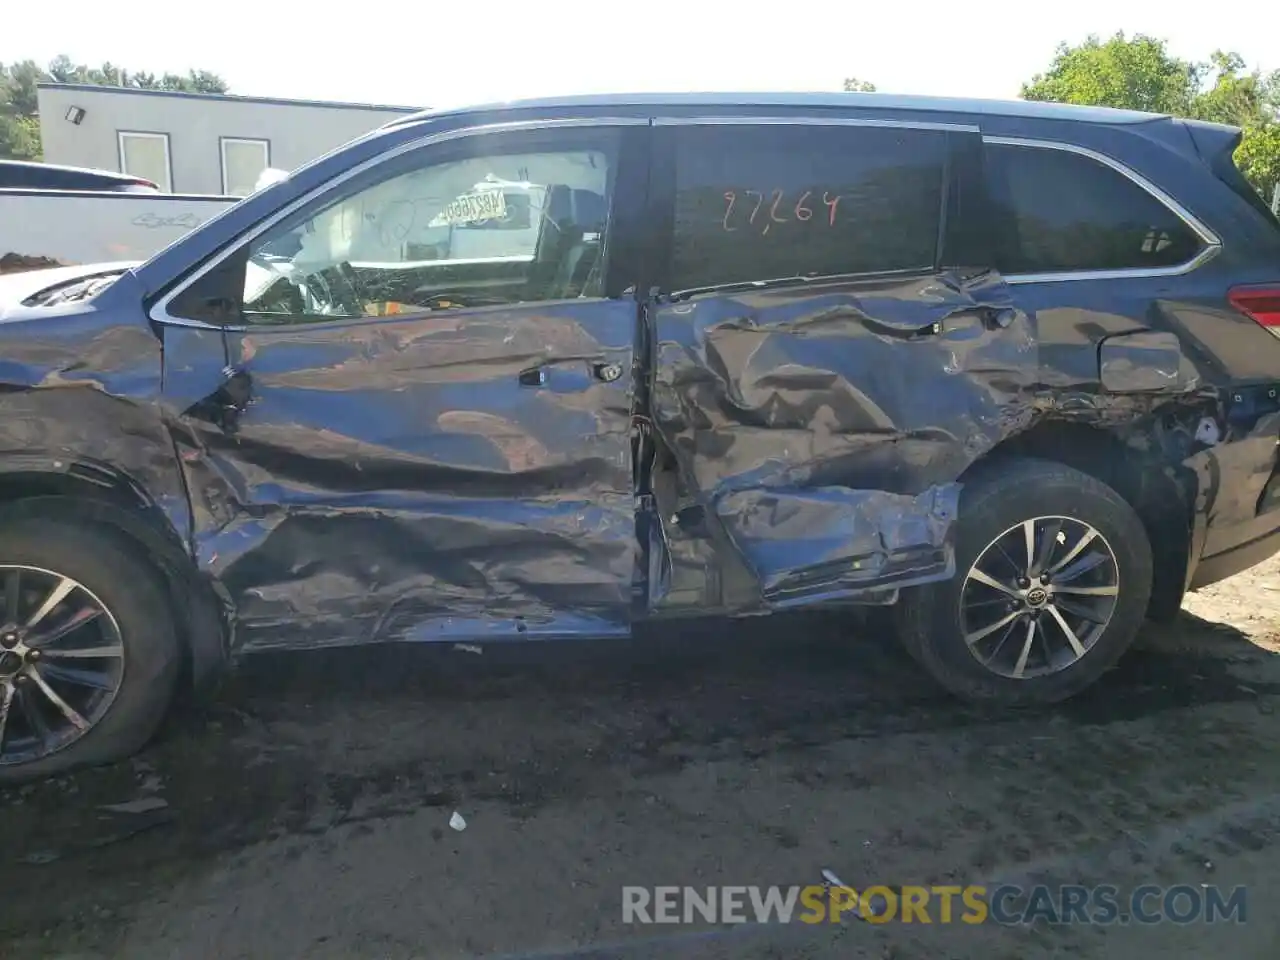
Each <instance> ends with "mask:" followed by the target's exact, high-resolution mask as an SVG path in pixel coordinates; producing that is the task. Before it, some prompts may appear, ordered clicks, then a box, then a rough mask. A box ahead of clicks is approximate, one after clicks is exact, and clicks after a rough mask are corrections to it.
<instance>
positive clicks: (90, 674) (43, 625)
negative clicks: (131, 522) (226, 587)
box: [0, 519, 179, 783]
mask: <svg viewBox="0 0 1280 960" xmlns="http://www.w3.org/2000/svg"><path fill="white" fill-rule="evenodd" d="M178 667H179V647H178V641H177V637H176V634H175V630H174V623H173V616H172V613H171V611H170V608H169V604H168V602H167V600H166V598H165V594H164V591H163V589H162V587H161V585H160V583H159V581H158V578H157V576H156V574H155V573H154V572H153V571H152V570H150V569H149V568H148V567H147V566H146V564H145V563H143V562H142V561H141V560H140V559H138V558H137V557H136V556H135V555H134V553H133V551H132V550H131V549H130V547H129V546H128V544H127V543H125V542H123V541H121V540H120V539H118V538H117V536H116V535H115V534H113V533H112V532H111V531H110V530H108V529H106V528H102V527H96V526H72V525H69V524H66V523H62V522H58V521H55V520H47V519H30V520H18V521H13V522H8V523H5V524H3V525H0V783H15V782H21V781H24V780H29V779H33V778H37V777H42V776H47V775H49V774H52V773H57V772H60V771H63V770H66V769H69V768H71V767H76V766H81V765H85V764H95V763H105V762H108V761H111V760H117V759H120V758H122V757H125V756H128V755H129V754H131V753H133V752H134V751H135V750H137V749H139V748H140V747H141V746H142V745H143V744H144V743H145V742H146V741H147V739H148V738H150V736H151V735H152V734H153V733H154V732H155V730H156V728H157V727H158V726H159V724H160V721H161V720H162V719H163V716H164V713H165V710H166V708H167V707H168V705H169V701H170V699H171V697H172V694H173V690H174V686H175V684H176V681H177V676H178Z"/></svg>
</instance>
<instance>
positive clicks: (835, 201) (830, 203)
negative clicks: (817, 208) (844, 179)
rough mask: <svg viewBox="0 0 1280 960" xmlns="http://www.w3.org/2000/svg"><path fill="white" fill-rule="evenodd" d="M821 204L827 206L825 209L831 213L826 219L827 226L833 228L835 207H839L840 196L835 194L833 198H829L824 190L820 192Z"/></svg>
mask: <svg viewBox="0 0 1280 960" xmlns="http://www.w3.org/2000/svg"><path fill="white" fill-rule="evenodd" d="M822 202H823V203H825V204H826V205H827V209H828V210H830V211H831V213H830V215H829V216H828V217H827V226H829V227H834V226H835V225H836V207H838V206H839V205H840V194H838V193H837V194H836V195H835V196H834V197H830V196H828V195H827V192H826V191H825V190H824V191H823V192H822Z"/></svg>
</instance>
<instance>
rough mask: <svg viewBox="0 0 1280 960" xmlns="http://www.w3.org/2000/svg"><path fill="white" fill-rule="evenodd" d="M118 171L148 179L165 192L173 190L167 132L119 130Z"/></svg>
mask: <svg viewBox="0 0 1280 960" xmlns="http://www.w3.org/2000/svg"><path fill="white" fill-rule="evenodd" d="M120 172H121V173H127V174H128V175H129V176H131V177H141V178H142V179H143V180H150V181H151V182H152V183H154V184H155V185H156V186H157V187H159V188H160V189H161V190H163V191H165V192H166V193H168V192H171V191H172V190H173V178H172V177H171V175H170V165H169V135H168V134H167V133H133V132H129V131H125V130H121V131H120Z"/></svg>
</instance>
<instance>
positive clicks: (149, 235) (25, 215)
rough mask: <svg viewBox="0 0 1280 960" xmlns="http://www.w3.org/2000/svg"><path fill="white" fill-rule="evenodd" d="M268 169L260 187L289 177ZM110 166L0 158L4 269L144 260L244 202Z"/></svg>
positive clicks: (0, 269)
mask: <svg viewBox="0 0 1280 960" xmlns="http://www.w3.org/2000/svg"><path fill="white" fill-rule="evenodd" d="M284 175H285V174H283V173H282V172H280V171H276V170H268V171H265V172H264V174H263V178H262V180H260V181H259V185H260V186H261V185H264V184H265V183H268V182H270V181H271V180H273V179H277V178H279V177H281V176H284ZM238 199H239V198H238V197H223V196H211V195H203V194H177V193H161V192H160V191H159V190H157V189H156V188H155V185H154V184H150V183H148V182H146V181H144V180H140V179H138V178H137V177H129V176H126V175H124V174H119V173H113V172H111V171H106V170H81V169H78V168H74V167H58V166H54V165H51V164H38V163H25V162H16V161H0V274H4V273H15V272H18V271H23V270H32V269H37V268H42V267H64V266H74V265H79V264H98V263H109V262H116V261H121V260H146V259H147V258H148V257H150V256H151V255H152V254H154V253H156V252H158V251H159V250H161V249H163V248H164V247H166V246H168V245H169V244H170V243H172V242H173V241H174V240H176V239H178V238H179V237H181V236H182V235H184V234H186V233H188V232H190V231H191V230H193V229H195V228H196V227H198V226H199V225H200V224H202V223H204V222H205V221H206V220H208V219H210V218H211V217H214V216H216V215H217V214H218V213H220V212H222V211H223V210H225V209H226V208H227V207H229V206H231V205H232V204H234V203H236V202H237V201H238Z"/></svg>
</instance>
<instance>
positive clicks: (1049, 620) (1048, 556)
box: [898, 459, 1152, 704]
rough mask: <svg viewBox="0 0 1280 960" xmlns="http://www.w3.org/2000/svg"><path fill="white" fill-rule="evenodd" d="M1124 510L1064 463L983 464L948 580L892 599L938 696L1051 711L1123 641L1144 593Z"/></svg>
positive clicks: (1135, 527) (1139, 540) (1140, 550)
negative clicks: (944, 692)
mask: <svg viewBox="0 0 1280 960" xmlns="http://www.w3.org/2000/svg"><path fill="white" fill-rule="evenodd" d="M1151 566H1152V561H1151V546H1150V544H1149V542H1148V540H1147V535H1146V531H1145V530H1144V529H1143V526H1142V521H1141V520H1140V519H1139V518H1138V516H1137V514H1136V513H1135V512H1134V510H1133V508H1132V507H1131V506H1129V504H1128V503H1127V502H1125V500H1124V499H1123V498H1122V497H1121V496H1120V495H1119V494H1118V493H1116V492H1115V491H1114V490H1112V489H1111V488H1110V487H1109V486H1107V485H1106V484H1104V483H1102V482H1101V481H1099V480H1097V479H1095V478H1094V477H1091V476H1089V475H1088V474H1085V473H1081V472H1080V471H1078V470H1074V469H1072V468H1071V467H1067V466H1065V465H1063V464H1059V463H1054V462H1050V461H1045V460H1033V459H1019V460H1006V461H1002V462H998V463H993V464H991V465H989V466H987V467H984V468H982V469H981V470H979V471H978V472H976V474H975V476H974V477H973V479H972V481H971V482H967V483H966V486H965V489H964V492H963V494H962V496H961V500H960V515H959V519H958V521H957V529H956V575H955V577H954V578H953V579H952V580H950V581H946V582H942V583H935V584H928V585H926V586H923V587H918V588H914V589H912V590H908V591H903V595H902V599H901V601H900V603H899V608H898V623H899V633H900V635H901V637H902V640H903V643H904V644H905V645H906V647H907V649H908V651H909V652H910V653H911V654H912V656H913V657H915V659H916V660H917V661H919V662H920V663H921V664H922V665H923V666H924V667H925V668H926V669H927V670H928V671H929V672H930V673H931V674H932V675H933V676H934V677H935V678H936V679H937V680H938V681H939V682H940V683H941V684H942V685H943V686H944V687H946V688H947V689H949V690H950V691H951V692H953V693H955V694H957V695H959V696H961V697H964V698H966V699H972V700H985V701H997V702H1001V703H1008V704H1031V703H1053V702H1056V701H1060V700H1065V699H1066V698H1068V697H1071V696H1073V695H1075V694H1076V693H1079V692H1080V691H1081V690H1083V689H1084V688H1085V687H1087V686H1089V685H1090V684H1092V683H1093V682H1094V681H1095V680H1096V679H1097V678H1098V677H1099V676H1101V675H1102V673H1103V672H1105V671H1106V670H1107V669H1108V668H1109V667H1111V666H1112V665H1113V664H1114V663H1115V662H1116V660H1117V659H1119V657H1120V656H1121V654H1123V653H1124V651H1125V650H1126V649H1127V648H1128V647H1129V645H1130V644H1131V643H1132V642H1133V639H1134V637H1135V636H1136V635H1137V631H1138V628H1139V627H1140V626H1141V624H1142V621H1143V618H1144V616H1145V612H1146V608H1147V601H1148V599H1149V597H1150V594H1151Z"/></svg>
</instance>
